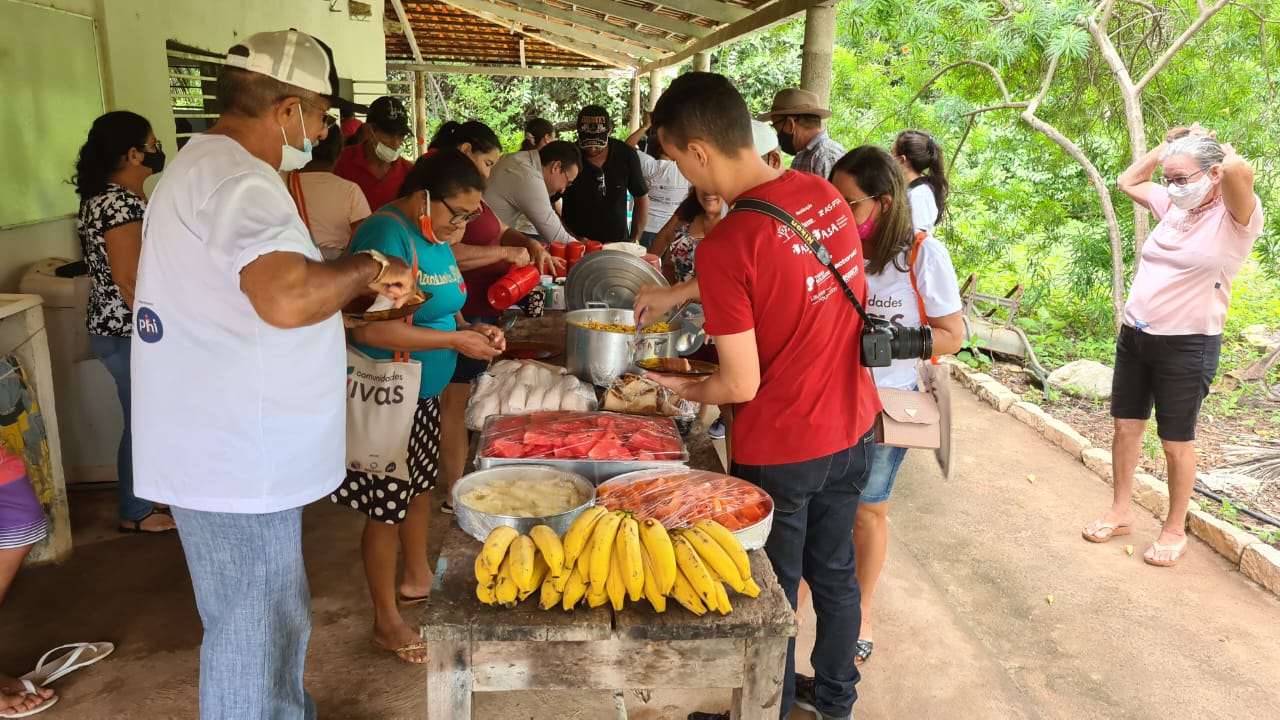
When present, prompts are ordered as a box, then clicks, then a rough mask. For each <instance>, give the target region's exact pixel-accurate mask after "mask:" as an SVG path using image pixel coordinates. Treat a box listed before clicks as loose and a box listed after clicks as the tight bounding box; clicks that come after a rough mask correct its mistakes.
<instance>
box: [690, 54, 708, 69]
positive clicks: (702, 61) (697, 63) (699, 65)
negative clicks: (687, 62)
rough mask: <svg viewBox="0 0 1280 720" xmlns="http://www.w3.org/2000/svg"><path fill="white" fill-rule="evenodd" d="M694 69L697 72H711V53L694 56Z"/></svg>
mask: <svg viewBox="0 0 1280 720" xmlns="http://www.w3.org/2000/svg"><path fill="white" fill-rule="evenodd" d="M693 69H694V70H696V71H697V72H711V52H710V51H703V52H700V53H694V54H693Z"/></svg>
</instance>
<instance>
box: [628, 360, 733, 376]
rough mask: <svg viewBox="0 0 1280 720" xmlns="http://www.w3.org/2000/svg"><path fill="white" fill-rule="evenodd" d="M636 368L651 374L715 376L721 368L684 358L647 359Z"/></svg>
mask: <svg viewBox="0 0 1280 720" xmlns="http://www.w3.org/2000/svg"><path fill="white" fill-rule="evenodd" d="M636 367H638V368H640V369H642V370H648V371H649V372H656V373H665V374H667V375H687V376H696V375H714V374H715V373H716V372H719V370H720V366H719V365H717V364H715V363H711V362H707V361H706V360H690V359H689V358H682V357H674V358H669V357H664V358H645V359H643V360H637V361H636Z"/></svg>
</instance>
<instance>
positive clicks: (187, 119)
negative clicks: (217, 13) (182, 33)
mask: <svg viewBox="0 0 1280 720" xmlns="http://www.w3.org/2000/svg"><path fill="white" fill-rule="evenodd" d="M165 48H166V50H167V52H168V56H169V100H170V105H171V107H172V110H173V123H174V129H175V130H176V132H177V136H178V148H179V149H181V148H182V146H184V145H186V144H187V140H189V139H190V138H191V136H192V135H196V134H198V133H202V132H204V131H205V130H208V129H209V128H210V127H213V123H214V121H215V120H217V119H218V106H217V97H216V96H215V94H214V92H215V89H214V86H215V84H216V83H217V81H218V70H219V69H221V68H222V65H223V56H222V55H215V54H213V53H210V52H208V51H206V50H201V49H199V48H193V47H190V46H187V45H183V44H181V43H177V42H174V41H173V40H170V41H168V42H166V43H165Z"/></svg>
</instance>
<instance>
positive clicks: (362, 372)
mask: <svg viewBox="0 0 1280 720" xmlns="http://www.w3.org/2000/svg"><path fill="white" fill-rule="evenodd" d="M378 214H386V215H391V216H392V217H395V218H396V219H397V220H400V222H401V224H404V220H402V219H400V217H399V216H397V215H395V214H393V213H378ZM409 248H410V250H411V251H412V253H413V276H414V277H415V278H416V277H417V276H418V251H417V248H416V247H414V245H413V238H412V235H410V239H409ZM403 322H406V323H412V322H413V316H412V315H410V316H409V317H406V318H404V320H403ZM421 383H422V366H421V364H420V363H418V361H417V360H414V359H412V358H411V357H410V356H409V353H407V352H399V351H398V352H396V353H395V355H394V356H393V357H392V359H390V360H375V359H373V358H371V357H369V356H368V355H365V354H364V353H362V352H360V351H359V350H356V349H355V348H353V347H351V346H350V345H348V346H347V469H348V470H354V471H356V472H367V473H375V474H378V475H385V476H388V477H393V478H397V479H400V480H409V479H410V478H409V438H410V435H411V434H412V432H413V416H414V413H416V412H417V410H418V389H419V387H420V386H421Z"/></svg>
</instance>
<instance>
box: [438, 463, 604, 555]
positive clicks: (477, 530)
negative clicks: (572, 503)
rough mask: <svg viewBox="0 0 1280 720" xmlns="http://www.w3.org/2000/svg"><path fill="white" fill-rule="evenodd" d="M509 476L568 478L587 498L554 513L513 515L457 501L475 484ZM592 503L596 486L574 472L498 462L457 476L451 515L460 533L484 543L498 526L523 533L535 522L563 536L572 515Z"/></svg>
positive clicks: (546, 478) (548, 478)
mask: <svg viewBox="0 0 1280 720" xmlns="http://www.w3.org/2000/svg"><path fill="white" fill-rule="evenodd" d="M513 476H515V477H519V478H521V479H523V480H559V479H562V478H568V479H570V480H572V481H573V482H574V484H575V485H577V486H578V490H579V491H580V492H582V493H583V494H584V495H585V496H586V497H587V501H586V502H584V503H582V504H581V505H579V506H577V507H575V508H572V509H570V510H566V511H564V512H562V513H557V514H555V515H548V516H546V517H517V516H513V515H492V514H490V513H486V512H481V511H479V510H476V509H475V508H472V507H470V506H468V505H466V504H465V503H463V502H462V500H461V497H462V496H463V495H465V494H466V493H468V492H470V491H471V490H474V489H475V488H477V487H481V486H483V485H487V484H488V483H490V482H493V481H494V480H507V479H510V478H512V477H513ZM595 504H596V486H595V485H593V484H591V481H590V480H587V479H586V478H585V477H583V476H581V475H579V474H577V473H571V472H566V471H564V470H560V469H558V468H554V467H547V466H545V465H502V466H500V467H494V468H490V469H488V470H477V471H476V472H473V473H470V474H468V475H463V476H462V477H460V478H458V482H457V483H456V484H454V486H453V513H454V517H456V518H458V526H459V527H461V528H462V530H463V532H465V533H467V534H468V535H470V536H471V537H473V538H475V539H476V540H479V541H480V542H484V540H485V538H487V537H489V533H490V532H492V531H493V529H494V528H496V527H498V526H500V525H506V526H508V527H512V528H515V529H516V530H517V531H519V532H520V533H521V534H527V533H528V532H529V531H530V530H532V529H533V527H534V526H535V525H546V526H548V527H550V528H551V529H552V530H555V531H556V534H557V535H564V533H565V531H567V530H568V529H569V525H570V524H572V523H573V520H574V518H576V517H578V516H579V515H581V514H582V512H583V511H584V510H586V509H587V508H589V507H591V506H592V505H595Z"/></svg>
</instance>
